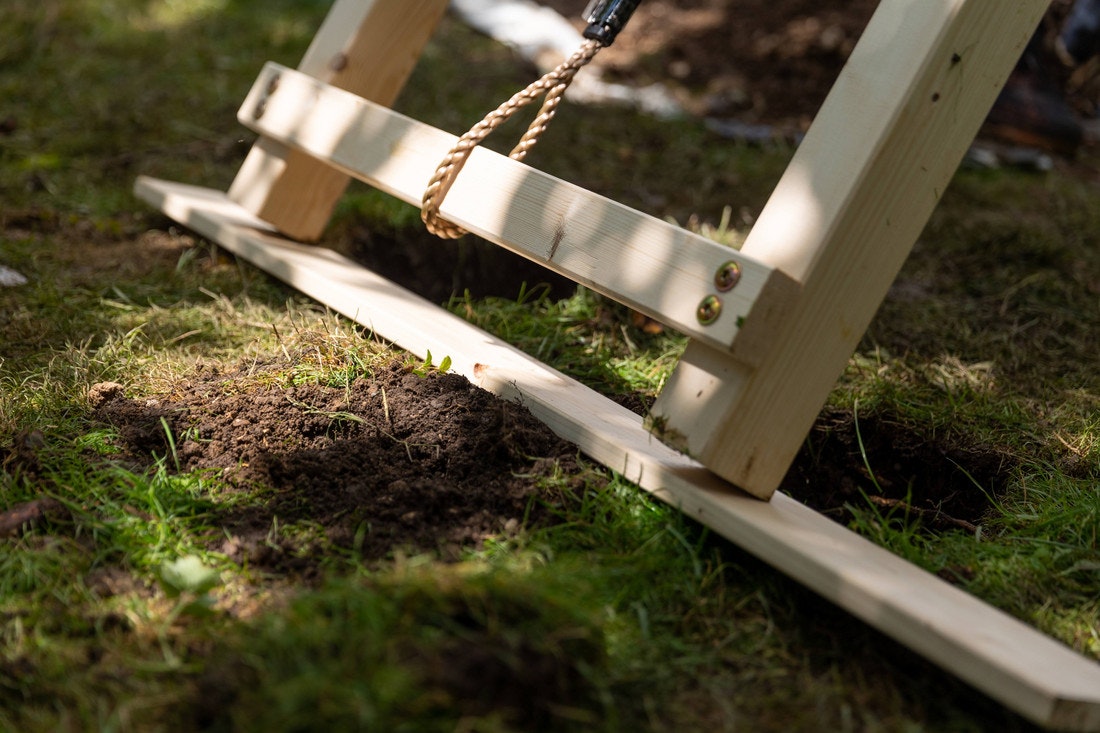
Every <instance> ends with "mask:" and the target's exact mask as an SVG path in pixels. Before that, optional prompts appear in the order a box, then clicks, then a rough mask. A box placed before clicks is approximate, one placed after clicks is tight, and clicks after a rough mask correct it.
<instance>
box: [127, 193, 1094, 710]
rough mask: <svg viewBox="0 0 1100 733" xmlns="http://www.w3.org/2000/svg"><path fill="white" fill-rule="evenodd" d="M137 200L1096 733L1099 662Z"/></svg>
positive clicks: (289, 246) (485, 362)
mask: <svg viewBox="0 0 1100 733" xmlns="http://www.w3.org/2000/svg"><path fill="white" fill-rule="evenodd" d="M137 194H138V195H139V196H140V197H141V198H143V199H145V200H146V201H148V202H150V203H152V204H153V205H154V206H156V207H158V208H160V209H161V210H162V211H164V212H165V213H166V214H168V215H169V216H171V217H172V218H174V219H176V220H177V221H179V222H181V223H183V224H185V225H187V226H188V227H190V228H192V229H194V230H195V231H197V232H199V233H201V234H202V235H204V236H206V237H209V238H210V239H212V240H214V241H216V242H219V243H220V244H222V245H223V246H225V247H226V248H227V249H229V250H230V251H232V252H234V253H236V254H237V255H240V256H241V257H244V258H245V259H248V260H250V261H252V262H254V263H255V264H257V265H258V266H260V267H261V268H263V269H264V270H266V271H268V272H270V273H272V274H273V275H275V276H276V277H278V278H280V279H282V280H285V281H286V282H288V283H290V284H291V285H293V286H294V287H296V288H298V289H299V290H301V291H302V292H304V293H306V294H307V295H310V296H312V297H314V298H316V299H317V300H319V301H320V302H321V303H324V304H325V305H327V306H328V307H330V308H333V309H334V310H336V311H338V312H340V313H343V314H344V315H346V316H348V317H349V318H352V319H353V320H355V321H357V322H358V323H361V324H363V325H364V326H366V327H368V328H370V329H372V330H373V331H374V332H375V333H376V334H379V335H381V336H383V337H385V338H388V339H391V340H393V341H394V342H395V343H397V344H398V345H399V346H401V347H403V348H405V349H407V350H409V351H410V352H412V353H414V354H416V355H418V356H420V357H423V356H425V354H426V352H427V351H428V350H431V352H432V353H433V354H434V355H435V356H436V357H442V356H444V355H449V356H450V357H451V359H452V368H453V369H454V370H455V371H457V372H459V373H461V374H464V375H465V376H467V377H468V378H469V379H470V380H471V381H473V382H474V383H476V384H479V385H480V386H482V387H484V388H485V389H488V390H490V391H493V392H495V393H497V394H500V395H502V396H504V397H507V398H509V399H517V400H522V402H523V404H524V405H526V406H527V407H529V408H530V409H531V411H532V412H533V413H534V414H535V415H536V416H537V417H538V418H540V419H541V420H543V421H544V422H545V423H546V424H547V425H549V426H550V427H551V428H552V429H554V430H555V431H556V432H557V433H558V434H559V435H561V436H563V437H565V438H566V439H568V440H571V441H573V442H575V443H576V444H577V445H578V446H579V447H580V449H581V450H583V451H584V452H585V453H587V454H588V455H590V456H592V457H593V458H594V459H596V460H598V461H600V462H601V463H603V464H604V465H606V466H608V467H609V468H611V469H613V470H615V471H618V472H620V473H621V474H622V475H623V476H624V477H625V478H627V479H629V480H630V481H633V482H635V483H637V484H638V485H639V486H641V487H643V488H644V489H646V490H648V491H650V492H653V494H654V495H655V496H657V497H659V498H660V499H662V500H664V501H666V502H668V503H670V504H672V505H673V506H676V507H678V508H679V509H681V510H682V511H684V512H685V513H687V514H688V515H689V516H691V517H693V518H695V519H697V520H698V521H700V522H702V523H703V524H705V525H706V526H708V527H710V528H712V529H713V530H714V531H716V532H718V533H719V534H720V535H722V536H723V537H725V538H727V539H729V540H731V541H732V542H734V543H736V544H737V545H739V546H741V547H743V548H744V549H746V550H747V551H749V552H751V553H753V554H755V555H756V556H758V557H760V558H761V559H763V560H764V561H766V562H768V563H770V564H772V565H773V566H774V567H776V568H777V569H779V570H780V571H782V572H784V573H786V574H787V575H789V576H791V577H792V578H794V579H795V580H797V581H799V582H801V583H803V584H805V585H806V586H807V587H809V588H811V589H813V590H814V591H816V592H817V593H819V594H821V595H822V596H824V597H825V598H827V599H829V600H830V601H832V602H834V603H836V604H837V605H839V606H841V607H843V608H845V609H847V610H848V611H850V612H851V613H852V614H854V615H855V616H857V617H859V618H861V619H863V620H864V621H866V622H867V623H868V624H870V625H872V626H874V627H875V628H878V629H880V630H881V631H883V632H885V633H886V634H888V635H890V636H892V637H894V638H895V639H897V640H898V641H900V642H901V643H903V644H905V645H907V646H909V647H910V648H912V649H914V650H915V651H917V652H918V653H920V654H922V655H924V656H925V657H927V658H928V659H930V660H932V661H933V662H935V663H937V664H939V665H941V666H942V667H944V668H946V669H948V670H950V671H952V672H954V673H955V674H956V675H958V676H959V677H960V678H962V679H963V680H965V681H967V682H968V683H970V684H971V685H973V686H974V687H976V688H977V689H979V690H981V691H982V692H984V693H985V694H987V695H989V696H990V697H992V698H994V699H995V700H998V701H1000V702H1001V703H1002V704H1004V705H1005V706H1006V707H1008V708H1010V709H1012V710H1014V711H1016V712H1018V713H1020V714H1021V715H1024V716H1025V717H1027V718H1029V719H1030V720H1032V721H1034V722H1036V723H1038V724H1040V725H1045V726H1050V727H1055V728H1059V729H1063V730H1073V731H1100V665H1098V664H1096V663H1095V662H1092V661H1089V660H1087V659H1085V658H1084V657H1082V656H1079V655H1078V654H1076V653H1074V652H1073V651H1072V650H1070V649H1069V648H1067V647H1065V646H1063V645H1061V644H1059V643H1057V642H1055V641H1054V640H1052V639H1050V638H1048V637H1046V636H1044V635H1043V634H1041V633H1039V632H1038V631H1036V630H1035V629H1033V628H1032V627H1030V626H1027V625H1026V624H1024V623H1021V622H1020V621H1018V620H1016V619H1013V618H1011V617H1010V616H1008V615H1006V614H1004V613H1002V612H1001V611H998V610H996V609H994V608H992V607H990V606H987V605H985V604H983V603H981V602H980V601H978V600H977V599H975V598H974V597H973V596H970V595H968V594H967V593H964V592H963V591H961V590H959V589H958V588H956V587H954V586H952V585H949V584H948V583H945V582H944V581H942V580H940V579H938V578H936V577H935V576H933V575H931V574H929V573H927V572H925V571H923V570H920V569H919V568H917V567H915V566H913V565H911V564H909V563H906V562H905V561H903V560H901V559H900V558H898V557H896V556H894V555H892V554H890V553H889V552H887V551H885V550H883V549H882V548H880V547H878V546H876V545H873V544H872V543H870V542H868V541H867V540H865V539H863V538H861V537H859V536H858V535H856V534H854V533H852V532H850V531H848V530H847V529H845V528H844V527H842V526H840V525H838V524H836V523H835V522H833V521H831V520H829V519H826V518H825V517H823V516H822V515H820V514H818V513H817V512H814V511H813V510H811V509H808V508H806V507H804V506H802V505H801V504H799V503H798V502H796V501H794V500H793V499H791V498H789V497H787V496H786V495H784V494H781V493H778V494H776V495H775V497H774V498H773V499H772V501H770V502H762V501H758V500H757V499H754V498H751V497H750V496H748V495H747V494H744V493H741V492H740V491H738V490H737V489H736V488H734V487H733V486H731V485H729V484H727V483H726V482H724V481H722V480H721V479H719V478H718V477H716V476H714V475H713V474H712V473H710V472H709V471H708V470H707V469H706V468H705V467H704V466H702V465H701V464H699V463H698V462H696V461H694V460H692V459H691V458H688V457H687V456H684V455H682V454H680V453H677V452H675V451H674V450H672V449H670V448H668V447H667V446H665V445H663V444H661V443H659V442H658V441H655V440H653V439H652V436H651V435H650V434H649V433H648V432H647V431H646V429H645V428H644V427H643V425H642V420H641V418H640V417H638V416H637V415H634V414H633V413H631V412H629V411H628V410H626V409H624V408H622V407H619V406H618V405H616V404H615V403H613V402H611V401H610V400H608V399H606V398H604V397H602V396H600V395H598V394H596V393H595V392H593V391H592V390H590V389H589V388H587V387H585V386H584V385H582V384H580V383H578V382H576V381H574V380H572V379H570V378H568V377H566V376H564V375H562V374H561V373H559V372H557V371H555V370H553V369H551V368H549V367H547V366H545V365H544V364H542V363H540V362H538V361H536V360H535V359H533V358H532V357H530V356H527V355H526V354H524V353H522V352H520V351H518V350H516V349H514V348H512V347H511V346H509V345H507V344H505V343H503V342H501V341H500V340H499V339H497V338H495V337H494V336H491V335H489V334H487V333H485V332H484V331H481V330H480V329H478V328H476V327H474V326H472V325H471V324H469V323H467V322H466V321H463V320H462V319H460V318H458V317H456V316H453V315H451V314H450V313H448V312H446V311H444V310H442V309H441V308H439V307H437V306H435V305H432V304H431V303H428V302H427V301H425V300H423V299H422V298H420V297H418V296H416V295H413V294H412V293H409V292H408V291H406V290H403V289H402V288H401V287H399V286H397V285H395V284H393V283H391V282H389V281H387V280H385V279H383V278H381V277H379V276H377V275H375V274H374V273H372V272H370V271H368V270H364V269H363V268H361V267H359V266H357V265H356V264H355V263H353V262H351V261H349V260H347V259H345V258H343V257H341V256H340V255H338V254H335V253H333V252H330V251H327V250H324V249H320V248H317V247H307V246H302V245H298V244H296V243H293V242H289V241H286V240H284V239H281V238H279V237H277V236H276V235H275V234H274V232H272V231H271V229H270V227H269V226H268V225H267V224H266V223H265V222H263V221H261V220H259V219H257V218H255V217H254V216H252V215H251V214H249V213H248V212H247V211H244V210H243V209H241V208H240V207H237V206H235V205H234V204H232V203H231V202H229V201H228V200H227V199H226V198H225V196H224V195H223V194H221V193H219V192H214V191H209V190H206V189H200V188H195V187H192V186H185V185H182V184H176V183H167V182H164V181H156V180H152V179H147V178H143V179H139V181H138V184H137Z"/></svg>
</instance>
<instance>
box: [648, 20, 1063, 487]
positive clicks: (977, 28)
mask: <svg viewBox="0 0 1100 733" xmlns="http://www.w3.org/2000/svg"><path fill="white" fill-rule="evenodd" d="M1047 4H1048V0H1017V1H1016V2H1011V3H1005V2H993V1H991V0H882V3H881V4H880V5H879V8H878V10H877V11H876V12H875V15H874V17H873V18H872V19H871V22H870V24H869V25H868V26H867V29H866V30H865V31H864V33H863V36H862V38H861V39H860V41H859V44H858V45H857V47H856V49H855V50H854V51H853V53H852V56H851V58H850V59H849V61H848V64H847V66H846V67H845V68H844V70H843V71H842V72H841V75H840V78H839V79H838V80H837V83H836V85H835V86H834V88H833V90H832V92H831V93H830V95H829V97H828V99H827V100H826V101H825V104H824V105H823V106H822V108H821V111H820V113H819V114H818V116H817V119H816V120H815V121H814V124H813V126H812V127H811V129H810V131H809V133H808V134H807V136H806V139H805V140H804V141H803V143H802V145H801V146H800V147H799V149H798V152H797V153H796V155H795V156H794V159H793V160H792V162H791V164H790V167H789V168H788V169H787V171H786V173H785V174H784V176H783V178H782V180H781V181H780V182H779V185H778V186H777V187H776V190H775V192H774V193H773V195H772V197H771V199H770V200H769V201H768V204H767V206H766V207H765V209H764V211H763V212H762V213H761V216H760V218H759V220H758V221H757V223H756V225H755V226H754V227H753V229H752V231H751V232H750V234H749V237H748V239H747V241H746V243H745V246H744V248H743V250H742V252H743V253H744V254H746V255H748V256H750V257H753V258H754V259H756V260H757V261H759V262H763V263H766V264H769V265H773V266H775V267H777V268H778V269H780V270H781V271H783V272H785V273H786V274H787V275H790V276H791V277H793V278H794V279H795V280H797V281H798V282H800V283H801V284H802V286H803V291H802V294H801V297H800V298H799V299H798V300H797V301H796V302H795V304H794V305H793V308H792V312H791V313H790V314H789V317H788V318H787V319H786V320H784V321H783V323H782V326H781V332H779V333H776V334H774V338H773V339H772V340H771V342H770V343H771V344H772V346H771V347H770V349H769V350H768V352H767V353H766V354H765V355H763V356H762V360H761V361H760V363H759V366H756V367H754V368H749V367H746V366H745V365H744V364H743V363H740V362H738V361H736V360H735V359H734V358H732V357H730V356H729V355H725V354H721V353H719V352H718V351H716V350H714V349H711V348H710V347H707V346H704V345H702V344H700V343H698V342H691V343H690V344H689V346H688V348H687V351H686V353H685V354H684V356H683V359H682V360H681V362H680V364H679V366H678V367H677V369H676V371H675V372H674V374H673V375H672V377H671V378H670V380H669V382H668V384H667V386H666V387H665V389H664V391H663V392H662V394H661V395H660V397H659V398H658V400H657V401H656V403H655V405H654V414H655V418H656V419H655V424H658V425H661V426H662V427H663V429H664V431H665V433H664V437H665V439H666V440H668V441H669V442H671V443H672V444H674V445H676V446H677V447H679V448H681V449H682V450H686V451H687V452H688V453H690V454H691V455H693V456H695V457H697V458H698V459H699V460H700V461H701V462H702V463H703V464H705V465H706V466H707V467H708V468H710V469H711V470H712V471H714V472H715V473H717V474H719V475H720V476H722V477H723V478H726V479H727V480H729V481H731V482H733V483H735V484H737V485H738V486H740V487H741V488H743V489H745V490H746V491H748V492H749V493H751V494H754V495H755V496H758V497H760V498H765V499H766V498H769V497H770V496H771V495H772V493H773V492H774V491H775V489H776V487H777V486H778V485H779V482H780V481H781V480H782V478H783V476H784V474H785V473H786V471H787V469H788V467H789V466H790V463H791V461H792V460H793V458H794V456H795V454H796V453H797V452H798V449H799V446H800V445H801V443H802V441H803V439H804V438H805V436H806V434H807V432H808V431H809V429H810V427H811V426H812V424H813V420H814V418H815V417H816V415H817V414H818V412H819V411H820V409H821V406H822V405H823V404H824V402H825V400H826V398H827V397H828V394H829V392H830V390H831V389H832V388H833V386H834V384H835V383H836V380H837V378H838V376H839V375H840V374H841V372H842V371H843V370H844V367H845V365H846V364H847V360H848V358H849V357H850V356H851V354H852V351H853V350H854V349H855V348H856V346H857V345H858V343H859V340H860V338H862V335H863V333H864V331H865V330H866V328H867V326H868V324H869V323H870V321H871V318H872V317H873V316H874V313H875V311H876V310H877V308H878V306H879V304H880V303H881V302H882V299H883V298H884V297H885V295H886V291H887V290H888V288H889V287H890V284H891V283H892V282H893V280H894V278H895V277H896V275H897V273H898V270H899V269H901V265H902V263H903V262H904V261H905V258H906V257H907V256H908V254H909V251H910V250H911V249H912V247H913V244H914V242H915V241H916V239H917V237H918V235H919V234H920V232H921V230H922V229H923V228H924V225H925V224H926V222H927V221H928V217H929V216H930V215H931V213H932V210H933V209H934V208H935V206H936V203H937V202H938V201H939V199H940V196H941V195H942V194H943V191H944V189H945V188H946V187H947V185H948V184H949V183H950V181H951V177H952V176H953V174H954V172H955V169H956V168H957V167H958V164H959V162H960V161H961V160H962V157H963V155H964V154H965V153H966V150H967V148H968V146H969V145H970V143H971V142H972V141H973V139H974V135H975V134H976V133H977V130H978V128H979V126H980V125H981V123H982V120H983V119H984V118H985V116H986V114H987V113H988V112H989V109H990V107H991V106H992V104H993V101H994V100H995V99H996V95H997V93H998V91H999V90H1000V88H1001V87H1002V86H1003V84H1004V82H1005V80H1006V79H1007V77H1008V74H1009V72H1010V71H1011V69H1012V67H1013V65H1014V63H1015V62H1016V60H1017V59H1018V58H1019V57H1020V54H1021V53H1022V51H1023V49H1024V46H1025V45H1026V43H1027V41H1028V39H1029V37H1030V36H1031V34H1032V32H1033V31H1034V30H1035V28H1036V26H1037V25H1038V22H1039V20H1040V18H1041V17H1042V14H1043V12H1044V11H1045V9H1046V7H1047Z"/></svg>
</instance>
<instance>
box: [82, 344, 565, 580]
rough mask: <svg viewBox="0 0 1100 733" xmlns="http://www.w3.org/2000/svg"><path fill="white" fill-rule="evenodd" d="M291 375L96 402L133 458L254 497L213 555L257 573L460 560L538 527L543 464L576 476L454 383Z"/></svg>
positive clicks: (542, 443) (528, 424)
mask: <svg viewBox="0 0 1100 733" xmlns="http://www.w3.org/2000/svg"><path fill="white" fill-rule="evenodd" d="M286 366H287V365H286V364H282V365H278V366H277V367H276V365H272V366H270V367H267V368H264V367H260V368H258V369H257V368H256V367H254V366H252V367H249V368H248V369H247V370H238V371H232V372H229V373H224V374H223V373H219V372H218V371H217V370H214V369H210V370H207V371H206V372H205V373H203V374H200V375H199V376H197V377H196V378H195V379H193V380H191V381H190V382H188V383H186V384H183V385H181V386H180V387H179V389H177V390H176V392H175V393H174V394H172V395H169V396H165V397H162V398H159V399H147V400H130V399H127V398H125V397H124V396H123V395H122V393H121V389H119V388H118V387H117V385H114V386H112V385H109V384H108V385H97V387H96V388H95V389H94V390H93V391H92V394H91V395H90V397H91V401H92V403H93V405H95V408H96V414H97V416H98V417H99V418H100V419H102V420H104V421H107V422H109V423H111V424H112V425H114V426H116V427H117V429H118V430H119V433H120V435H121V437H122V441H123V444H124V448H125V450H126V452H127V454H128V455H129V457H130V458H131V459H132V460H137V461H139V462H142V463H150V462H151V461H152V460H153V458H154V457H155V456H168V461H169V465H170V466H171V465H172V464H173V463H174V461H176V460H178V464H179V468H180V469H182V470H185V471H189V470H195V469H204V468H209V469H221V470H222V476H223V478H224V480H225V481H226V482H227V484H228V486H229V489H230V492H232V491H233V490H237V491H244V490H246V489H249V490H252V489H255V490H258V491H259V493H260V496H262V498H263V500H262V501H259V502H256V501H250V502H245V503H243V504H241V505H238V506H235V507H230V508H226V509H224V510H222V511H219V512H218V513H217V514H218V516H216V517H212V521H214V523H215V524H216V525H217V526H218V527H219V528H220V529H221V530H224V534H222V535H221V538H220V539H218V540H215V543H216V545H215V546H216V549H220V550H221V551H223V552H225V553H226V554H227V555H229V556H230V557H232V558H233V559H234V560H236V561H238V562H247V564H248V565H250V566H251V567H254V568H259V569H262V570H266V571H273V572H293V573H298V574H303V575H309V574H310V573H311V572H312V569H313V568H314V567H315V566H316V565H317V563H318V562H320V561H321V559H323V555H324V552H325V551H331V546H335V547H338V548H342V549H345V550H349V551H353V552H355V553H357V554H359V555H360V556H361V557H363V558H365V559H367V560H376V559H383V558H386V557H391V556H393V554H394V553H395V552H404V553H409V554H418V553H437V554H438V555H439V556H441V557H443V558H444V559H456V558H458V557H459V556H460V555H461V554H462V552H463V550H465V549H470V548H477V547H480V546H482V545H483V543H484V541H485V540H486V539H487V538H489V537H493V536H508V535H509V534H513V533H514V532H515V531H516V530H517V529H518V528H519V527H521V526H523V525H524V523H525V522H527V521H547V520H548V519H549V516H550V512H549V511H548V510H547V509H546V507H545V504H543V503H541V502H537V501H534V499H535V498H536V496H538V495H539V493H540V491H539V488H538V487H539V479H540V478H541V477H545V476H548V475H549V474H550V473H551V472H552V471H554V470H555V469H554V466H553V460H557V461H561V462H563V463H564V465H565V466H567V467H568V466H571V465H574V462H575V449H574V448H573V447H572V446H570V445H569V444H567V443H565V442H563V441H561V440H559V439H558V438H556V437H555V436H554V435H553V434H552V433H551V432H550V431H549V430H548V429H547V428H546V427H545V426H543V425H542V424H541V423H539V422H538V421H537V420H535V419H534V418H533V417H532V416H531V415H530V413H528V412H527V411H526V410H525V409H524V408H522V407H520V406H517V405H514V404H511V403H507V402H502V401H500V400H498V399H497V398H495V397H494V396H492V395H490V394H489V393H487V392H485V391H483V390H481V389H478V388H476V387H474V386H472V385H471V384H470V383H469V382H468V381H467V380H466V379H465V378H463V377H460V376H457V375H453V374H446V375H444V374H440V373H438V372H431V373H428V374H426V375H424V376H420V375H418V374H415V373H413V372H411V371H410V370H409V369H408V368H406V367H404V366H402V365H400V364H397V363H394V364H392V365H391V366H389V367H387V368H385V369H383V370H381V371H380V372H378V373H377V374H375V375H373V376H370V377H366V378H362V379H358V380H356V381H355V382H354V383H352V384H351V385H350V386H349V387H347V388H345V387H342V386H341V387H330V386H324V385H320V384H316V383H307V384H300V385H296V386H295V385H283V384H277V383H275V382H276V381H277V379H276V377H275V376H274V369H275V368H278V369H280V370H284V372H285V369H286ZM162 421H163V422H162ZM164 424H167V425H168V426H169V427H170V429H171V433H172V435H173V439H174V442H175V445H176V451H175V457H174V458H173V457H172V454H171V446H170V444H169V442H168V439H167V433H166V431H165V429H164ZM292 525H294V526H297V527H299V528H300V527H302V526H306V525H309V526H312V527H315V528H316V529H317V530H318V531H317V532H316V533H309V534H308V536H305V537H303V536H302V535H301V533H300V529H299V530H296V531H294V532H291V533H287V532H285V528H287V527H288V526H292ZM280 526H281V527H283V528H284V531H283V532H280V530H279V529H278V528H279V527H280ZM326 548H328V550H326Z"/></svg>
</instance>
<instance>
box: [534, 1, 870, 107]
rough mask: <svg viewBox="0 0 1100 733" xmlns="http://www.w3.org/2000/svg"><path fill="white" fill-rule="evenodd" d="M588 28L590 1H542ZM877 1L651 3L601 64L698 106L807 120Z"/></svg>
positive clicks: (615, 75)
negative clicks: (668, 88) (678, 92)
mask: <svg viewBox="0 0 1100 733" xmlns="http://www.w3.org/2000/svg"><path fill="white" fill-rule="evenodd" d="M542 4H544V5H549V6H551V7H553V8H554V9H555V10H557V11H558V12H560V13H562V14H563V15H564V16H565V17H567V18H569V19H571V20H576V21H577V24H578V26H580V25H582V23H581V21H580V17H581V14H582V12H583V11H584V9H585V6H586V5H587V2H586V0H542ZM877 6H878V0H832V1H831V2H818V1H817V0H662V1H660V2H652V1H650V2H643V3H642V4H641V5H640V6H639V7H638V10H637V11H636V12H635V13H634V16H633V17H632V18H631V20H630V23H629V25H628V26H627V28H626V30H624V31H623V33H622V34H621V35H620V36H619V38H618V39H617V40H616V41H615V43H614V45H612V46H611V47H610V48H608V49H607V50H606V51H604V52H601V54H600V56H598V57H597V60H596V62H595V63H597V64H598V65H601V66H603V67H604V68H605V69H606V70H607V73H608V74H609V75H610V76H611V77H612V78H617V79H620V80H623V81H628V82H637V83H651V82H654V81H661V82H665V83H670V84H673V85H676V86H679V87H681V89H682V91H684V92H685V93H687V94H688V95H690V97H691V98H692V99H693V100H694V104H693V105H692V106H693V107H694V109H693V111H695V112H699V113H705V114H712V115H722V116H736V117H738V118H740V119H742V120H743V121H746V122H770V123H786V122H791V123H795V124H798V125H801V126H806V125H808V124H809V121H810V119H811V118H812V117H813V115H814V113H815V112H816V111H817V109H818V107H820V106H821V103H822V101H824V99H825V95H826V94H827V93H828V91H829V88H830V87H831V86H832V84H833V81H834V80H835V79H836V76H837V74H839V73H840V69H841V67H842V66H843V65H844V62H845V61H846V60H847V58H848V55H849V54H850V53H851V51H852V48H853V47H854V46H855V42H856V41H857V40H858V39H859V36H860V34H861V33H862V32H863V28H864V27H865V26H866V25H867V21H868V20H869V19H870V17H871V14H872V13H873V12H874V10H875V8H876V7H877Z"/></svg>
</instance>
